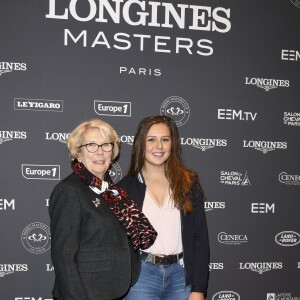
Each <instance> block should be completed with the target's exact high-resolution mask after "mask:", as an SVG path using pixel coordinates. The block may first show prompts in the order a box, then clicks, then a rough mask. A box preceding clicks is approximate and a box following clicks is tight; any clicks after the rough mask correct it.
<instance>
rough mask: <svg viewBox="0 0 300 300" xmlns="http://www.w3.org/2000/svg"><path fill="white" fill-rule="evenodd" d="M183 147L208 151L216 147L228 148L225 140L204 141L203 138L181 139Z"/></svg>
mask: <svg viewBox="0 0 300 300" xmlns="http://www.w3.org/2000/svg"><path fill="white" fill-rule="evenodd" d="M180 143H181V145H188V146H193V147H195V148H198V149H201V150H202V151H206V150H208V149H213V148H215V147H226V146H227V140H225V139H203V138H186V139H185V138H181V142H180Z"/></svg>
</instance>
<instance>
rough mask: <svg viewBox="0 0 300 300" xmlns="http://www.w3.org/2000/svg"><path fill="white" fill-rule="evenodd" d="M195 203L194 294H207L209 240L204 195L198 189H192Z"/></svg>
mask: <svg viewBox="0 0 300 300" xmlns="http://www.w3.org/2000/svg"><path fill="white" fill-rule="evenodd" d="M192 197H193V203H194V209H195V211H194V218H193V219H194V221H193V223H194V228H193V230H194V249H193V251H194V255H193V256H194V264H193V281H192V289H191V291H192V292H202V293H204V294H206V290H207V281H208V273H209V271H208V264H209V240H208V230H207V223H206V216H205V211H204V199H203V194H202V192H201V191H200V190H199V189H198V188H193V189H192Z"/></svg>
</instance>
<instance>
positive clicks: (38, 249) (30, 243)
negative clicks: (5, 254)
mask: <svg viewBox="0 0 300 300" xmlns="http://www.w3.org/2000/svg"><path fill="white" fill-rule="evenodd" d="M21 241H22V244H23V246H24V247H25V249H26V250H28V251H29V252H31V253H34V254H40V253H44V252H46V251H47V250H49V248H50V247H51V233H50V228H49V227H48V226H47V225H45V224H43V223H40V222H34V223H31V224H29V225H27V226H26V227H25V228H24V230H23V232H22V234H21Z"/></svg>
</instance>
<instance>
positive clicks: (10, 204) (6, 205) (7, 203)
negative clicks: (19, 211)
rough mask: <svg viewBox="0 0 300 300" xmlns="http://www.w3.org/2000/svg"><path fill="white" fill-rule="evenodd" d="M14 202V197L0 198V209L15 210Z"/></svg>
mask: <svg viewBox="0 0 300 300" xmlns="http://www.w3.org/2000/svg"><path fill="white" fill-rule="evenodd" d="M15 209H16V202H15V199H11V200H7V199H0V210H15Z"/></svg>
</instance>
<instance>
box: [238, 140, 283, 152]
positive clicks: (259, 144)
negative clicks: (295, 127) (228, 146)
mask: <svg viewBox="0 0 300 300" xmlns="http://www.w3.org/2000/svg"><path fill="white" fill-rule="evenodd" d="M243 148H253V149H255V150H258V151H261V152H262V153H264V154H266V153H268V152H269V151H274V150H276V149H281V150H282V149H283V150H285V149H287V142H270V141H246V140H243Z"/></svg>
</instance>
